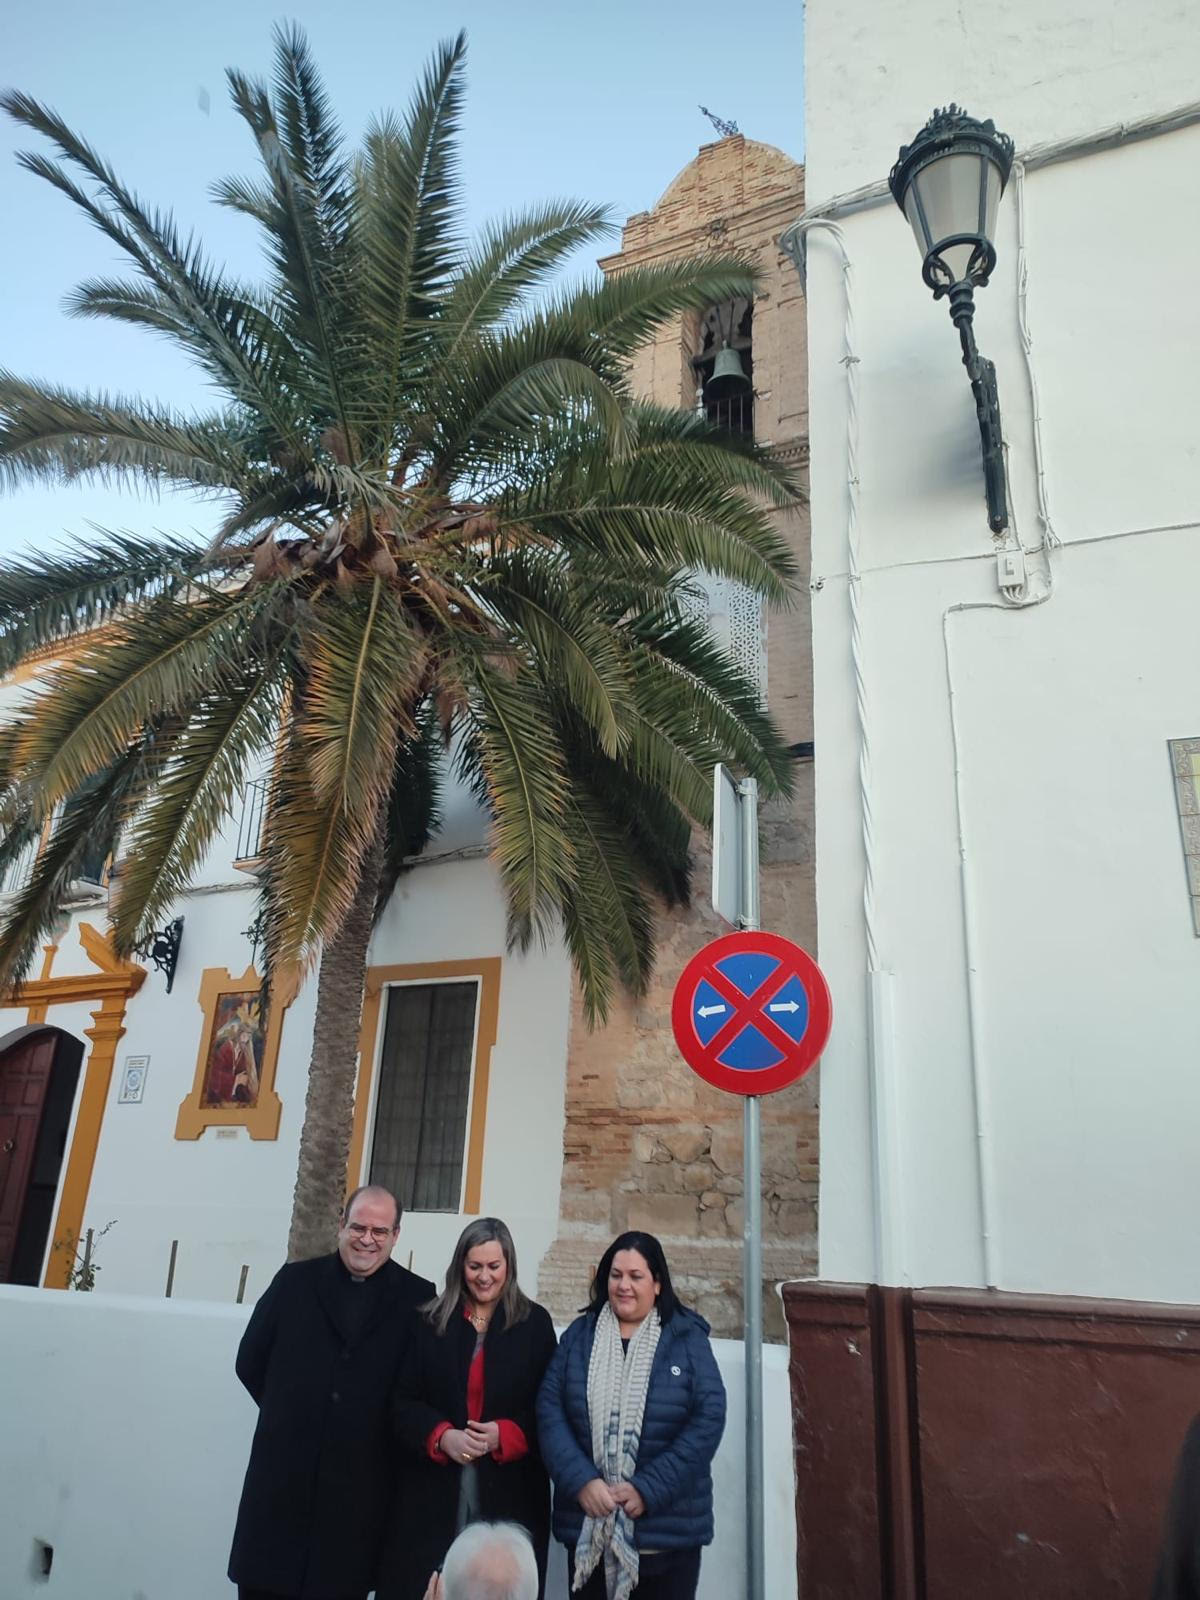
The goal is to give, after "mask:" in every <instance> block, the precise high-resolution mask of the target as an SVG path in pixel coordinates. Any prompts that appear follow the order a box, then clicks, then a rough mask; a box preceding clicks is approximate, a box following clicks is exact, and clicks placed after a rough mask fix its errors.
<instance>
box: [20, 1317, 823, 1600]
mask: <svg viewBox="0 0 1200 1600" xmlns="http://www.w3.org/2000/svg"><path fill="white" fill-rule="evenodd" d="M245 1315H246V1314H245V1311H244V1310H239V1309H238V1308H236V1307H232V1306H229V1307H226V1306H215V1305H211V1304H209V1305H199V1304H186V1303H183V1302H180V1301H172V1302H165V1301H143V1300H140V1299H138V1298H136V1297H133V1296H129V1297H119V1298H117V1297H112V1296H103V1295H99V1294H97V1295H78V1294H53V1293H51V1292H48V1291H45V1290H41V1291H39V1290H28V1289H11V1288H3V1287H0V1348H2V1349H3V1351H4V1360H3V1361H0V1416H2V1417H3V1419H4V1424H3V1437H4V1447H3V1449H0V1506H2V1507H3V1514H0V1594H2V1595H3V1596H4V1597H5V1600H25V1597H29V1600H35V1597H43V1596H45V1597H51V1600H53V1597H56V1596H63V1597H66V1600H75V1597H76V1596H83V1595H92V1596H96V1597H97V1600H116V1597H117V1596H122V1597H126V1596H127V1597H129V1600H219V1597H220V1596H222V1595H226V1594H228V1595H232V1593H233V1590H232V1587H231V1586H230V1585H229V1584H228V1583H227V1582H226V1579H225V1563H226V1561H227V1559H228V1555H229V1540H230V1537H231V1535H232V1531H233V1521H234V1515H235V1513H236V1510H237V1503H238V1496H239V1494H240V1492H241V1485H242V1474H243V1472H244V1471H245V1465H246V1459H247V1455H248V1452H249V1447H250V1438H251V1434H252V1432H253V1427H254V1407H253V1405H252V1403H251V1401H250V1400H249V1398H248V1396H247V1395H246V1394H245V1393H244V1391H243V1390H242V1388H241V1386H240V1385H239V1384H238V1382H237V1380H236V1378H235V1377H234V1374H233V1358H234V1352H235V1350H236V1348H237V1341H238V1339H239V1337H240V1335H241V1330H242V1327H243V1325H244V1321H245ZM714 1350H715V1352H716V1355H717V1360H718V1362H719V1364H720V1366H721V1369H722V1373H723V1375H724V1378H725V1383H726V1387H727V1389H728V1390H729V1400H730V1406H729V1423H728V1426H727V1428H726V1431H725V1438H724V1441H723V1443H722V1445H721V1449H720V1452H719V1453H718V1456H717V1460H716V1463H715V1466H714V1476H715V1483H716V1506H717V1517H716V1521H717V1536H716V1542H715V1543H714V1545H713V1546H712V1548H711V1549H710V1550H709V1551H708V1552H707V1553H706V1554H705V1557H704V1564H703V1569H702V1572H701V1579H700V1600H728V1597H729V1596H732V1595H736V1594H740V1593H742V1592H743V1577H742V1568H743V1524H742V1511H741V1506H742V1501H743V1496H744V1487H743V1486H744V1482H745V1472H744V1466H743V1436H742V1422H741V1418H742V1410H741V1403H740V1401H741V1384H742V1381H743V1377H742V1366H741V1347H740V1346H739V1345H733V1344H728V1343H726V1342H724V1341H717V1342H716V1343H715V1344H714ZM763 1366H764V1374H763V1376H764V1387H765V1402H766V1403H765V1407H764V1409H765V1414H766V1468H767V1470H766V1482H767V1489H768V1493H767V1498H766V1502H765V1517H766V1551H767V1569H766V1579H767V1593H768V1594H769V1595H770V1596H771V1600H794V1597H795V1595H796V1535H795V1523H794V1516H793V1512H792V1506H793V1503H794V1484H793V1475H792V1460H791V1436H790V1417H791V1407H790V1403H789V1399H788V1382H787V1356H786V1351H784V1350H783V1349H782V1348H780V1347H777V1346H768V1347H767V1348H766V1349H765V1350H764V1352H763ZM347 1536H348V1537H352V1536H353V1530H350V1529H348V1530H347ZM38 1541H40V1542H41V1543H42V1544H49V1545H52V1546H53V1549H54V1557H53V1563H52V1566H51V1571H50V1577H49V1579H48V1580H47V1581H43V1580H42V1579H41V1578H40V1576H39V1575H38V1574H39V1572H40V1568H39V1567H37V1566H36V1565H35V1563H36V1559H37V1558H36V1544H37V1542H38ZM551 1573H552V1578H551V1585H550V1590H549V1595H548V1600H566V1594H567V1590H566V1585H565V1562H564V1561H563V1557H562V1552H561V1550H559V1549H558V1548H557V1547H555V1550H554V1552H553V1564H552V1568H551Z"/></svg>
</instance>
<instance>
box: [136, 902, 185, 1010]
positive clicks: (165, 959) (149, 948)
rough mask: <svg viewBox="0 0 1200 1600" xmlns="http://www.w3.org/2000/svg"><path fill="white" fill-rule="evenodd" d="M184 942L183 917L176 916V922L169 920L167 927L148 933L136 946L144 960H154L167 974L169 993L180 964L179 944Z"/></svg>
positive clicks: (162, 971)
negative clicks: (176, 969)
mask: <svg viewBox="0 0 1200 1600" xmlns="http://www.w3.org/2000/svg"><path fill="white" fill-rule="evenodd" d="M182 943H183V918H182V917H176V918H175V920H174V922H168V923H167V925H166V927H165V928H162V929H159V930H156V931H155V932H154V933H150V934H147V935H146V937H145V938H144V939H143V940H142V942H141V944H139V945H138V946H136V949H137V953H138V955H139V956H141V957H142V959H143V960H145V961H150V962H152V963H153V965H154V966H156V967H157V968H158V970H159V971H160V972H161V973H163V974H164V975H165V977H166V980H167V993H168V994H170V992H171V985H172V984H173V983H174V982H175V968H176V967H177V966H178V965H179V946H180V945H181V944H182Z"/></svg>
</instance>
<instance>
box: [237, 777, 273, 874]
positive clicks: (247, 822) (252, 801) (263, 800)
mask: <svg viewBox="0 0 1200 1600" xmlns="http://www.w3.org/2000/svg"><path fill="white" fill-rule="evenodd" d="M267 781H268V780H267V779H266V778H252V779H251V780H250V782H249V783H248V784H247V785H246V787H245V788H244V789H243V790H242V815H241V820H240V821H239V823H238V841H237V854H236V855H235V856H234V860H235V861H237V862H238V863H239V864H243V863H245V862H247V861H257V860H258V858H259V857H260V856H261V855H262V836H263V823H264V822H265V821H266V816H267Z"/></svg>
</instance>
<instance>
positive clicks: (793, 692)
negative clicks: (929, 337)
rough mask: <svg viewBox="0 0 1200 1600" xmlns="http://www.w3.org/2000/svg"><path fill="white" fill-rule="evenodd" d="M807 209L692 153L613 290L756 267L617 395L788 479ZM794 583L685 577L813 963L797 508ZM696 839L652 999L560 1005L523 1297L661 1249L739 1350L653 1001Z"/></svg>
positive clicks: (697, 1150) (802, 552)
mask: <svg viewBox="0 0 1200 1600" xmlns="http://www.w3.org/2000/svg"><path fill="white" fill-rule="evenodd" d="M803 206H804V172H803V168H801V167H800V166H798V165H797V164H796V163H795V162H794V161H792V160H790V159H789V158H788V157H787V156H785V155H784V154H782V152H780V151H779V150H776V149H773V148H772V147H771V146H769V145H764V144H757V143H755V142H754V141H753V140H750V139H747V138H745V137H744V136H743V135H741V134H739V133H735V134H732V135H730V136H728V137H725V138H722V139H719V140H717V141H716V142H714V143H712V144H707V145H704V146H703V147H702V148H701V150H700V152H699V154H698V155H697V156H696V158H695V160H693V161H692V162H690V163H689V164H688V165H687V166H686V167H685V168H684V169H683V171H682V172H681V173H680V174H679V175H678V177H676V178H675V180H674V181H673V182H672V183H671V185H670V186H669V188H668V189H667V191H666V193H665V194H664V195H663V196H662V198H661V199H660V200H659V202H658V204H657V205H656V206H655V207H654V209H653V210H652V211H646V212H641V213H639V214H637V215H635V216H632V217H630V219H629V221H628V222H627V223H626V225H625V229H624V233H623V237H622V246H621V249H620V251H619V252H618V253H617V254H615V255H613V256H610V257H608V258H607V259H606V260H603V261H602V262H601V263H600V266H601V268H602V270H603V271H604V272H605V273H607V274H610V275H614V274H617V273H620V272H622V271H623V270H625V269H627V268H628V267H631V266H635V265H644V264H652V263H655V262H661V261H669V260H671V259H672V258H673V257H679V256H686V255H695V254H699V253H703V252H704V251H706V250H720V251H723V252H725V251H732V252H736V253H739V254H743V255H746V256H748V257H749V258H750V259H751V260H753V261H754V262H755V264H756V265H757V267H758V270H759V273H760V276H761V285H760V288H759V291H758V292H757V293H756V295H755V296H754V297H753V299H752V300H750V299H739V300H733V301H726V302H723V303H721V304H718V305H713V306H710V307H708V308H707V309H706V310H705V311H704V313H703V314H700V315H692V316H688V317H681V318H680V319H679V320H678V321H677V322H676V323H675V324H674V325H672V326H668V327H664V328H662V329H660V331H659V333H658V336H657V337H656V338H655V339H654V341H653V342H651V343H648V344H646V345H645V346H643V347H642V349H641V350H639V351H638V353H637V355H636V356H635V357H634V359H633V363H632V370H631V374H630V378H631V382H632V385H633V388H634V390H635V391H636V392H637V393H638V394H640V395H642V396H643V397H645V398H646V399H649V400H653V401H655V402H657V403H658V404H661V405H665V406H685V407H688V408H692V407H695V408H697V409H699V410H702V411H704V412H705V413H706V414H707V416H708V417H709V419H710V420H711V421H712V422H714V423H716V424H717V425H718V426H720V427H727V428H729V429H731V430H732V431H734V432H737V433H741V434H749V435H750V436H752V437H753V438H754V439H756V440H757V441H758V443H759V444H762V445H766V446H768V447H769V448H770V449H771V450H772V451H773V452H774V453H775V454H776V455H777V456H778V457H779V458H780V459H781V460H782V461H785V462H786V463H788V464H789V465H790V466H791V467H792V468H793V469H794V470H796V471H797V473H798V474H799V475H800V476H801V478H802V480H804V479H806V476H807V464H808V372H807V360H806V349H805V307H804V298H803V294H802V292H801V289H800V286H799V284H798V282H797V278H796V272H795V268H794V267H793V266H792V264H791V261H790V260H789V259H788V258H787V257H786V256H785V255H784V254H783V253H782V252H781V250H780V248H779V243H778V241H779V237H780V235H781V234H782V233H783V231H784V229H785V228H786V227H788V226H789V224H790V223H791V222H793V221H794V219H795V217H796V215H797V213H798V212H800V211H802V210H803ZM778 515H779V526H780V531H781V533H782V534H783V535H784V537H785V538H786V539H787V541H788V543H789V545H790V546H791V549H792V551H793V553H794V555H795V557H796V560H797V565H798V566H799V568H800V574H801V577H800V593H799V594H798V596H797V603H796V605H795V607H794V609H792V610H791V611H789V612H787V613H774V612H773V613H771V614H770V615H769V616H768V615H766V614H765V613H764V610H763V607H762V606H761V604H760V602H759V600H758V598H757V596H755V595H753V594H751V593H750V592H749V591H748V590H746V589H744V588H742V587H741V585H739V584H735V583H730V582H728V581H727V580H725V579H715V578H713V577H712V576H711V575H707V574H699V575H698V578H699V585H698V587H700V588H702V589H703V598H701V599H698V601H697V606H698V607H700V606H703V607H704V608H705V610H706V612H707V617H708V621H709V625H710V627H711V628H712V630H713V632H714V634H715V635H716V636H717V638H718V639H719V640H720V641H721V642H722V643H723V644H724V645H725V647H726V649H728V650H729V651H730V652H731V653H732V654H733V656H734V657H735V658H736V659H737V661H738V662H739V664H740V665H741V666H742V667H743V669H744V670H745V671H747V672H748V673H749V675H750V676H751V677H754V678H757V680H758V682H759V683H760V685H761V686H762V692H763V695H764V697H765V698H766V700H767V703H768V704H769V706H770V709H771V711H772V713H773V715H774V716H775V718H776V721H777V722H778V724H779V725H780V727H781V728H782V730H783V732H784V735H785V736H786V737H787V738H788V740H789V741H790V742H791V743H792V749H793V754H794V756H795V761H796V769H795V791H794V794H793V797H792V798H791V799H790V800H788V801H782V802H772V803H770V804H769V805H767V806H766V807H764V809H763V812H762V816H761V823H762V839H761V866H762V871H761V903H762V925H763V927H764V928H768V929H771V930H772V931H774V932H776V933H781V934H784V935H785V936H786V937H788V938H791V939H794V940H796V942H797V943H799V944H801V945H803V946H804V947H805V949H807V950H809V951H810V952H811V953H813V954H815V953H816V900H815V889H814V870H813V784H812V759H813V746H812V737H813V734H812V659H811V645H810V628H809V607H808V592H807V590H808V567H809V534H808V512H807V507H806V506H803V505H800V506H796V507H795V508H793V509H790V510H788V511H784V512H781V513H778ZM709 873H710V858H709V854H708V841H707V839H706V838H705V837H703V836H698V837H697V838H696V840H695V841H694V876H693V903H692V905H691V907H690V908H689V909H687V910H683V911H679V910H676V911H667V910H666V909H662V910H660V913H659V926H658V940H659V947H658V948H659V953H658V964H657V968H656V970H655V974H654V977H653V979H652V981H651V986H650V990H649V992H648V993H647V994H646V995H645V996H643V997H642V998H641V999H640V1000H638V1001H632V1000H630V999H629V998H628V997H623V998H621V999H619V1000H618V1001H617V1002H616V1003H615V1005H614V1007H613V1012H612V1015H611V1018H610V1020H609V1023H608V1025H607V1026H606V1027H604V1028H602V1029H599V1030H597V1031H596V1032H595V1033H589V1032H588V1029H587V1026H586V1023H585V1022H584V1020H583V1014H582V1009H581V1007H580V1005H579V1002H578V995H577V994H576V996H575V998H574V1000H573V1003H572V1015H571V1034H570V1042H569V1047H568V1058H567V1086H566V1128H565V1135H564V1149H563V1173H562V1198H561V1202H560V1208H559V1233H558V1238H557V1239H556V1240H555V1242H554V1244H553V1245H552V1246H551V1248H550V1250H549V1252H548V1253H547V1255H546V1257H545V1258H544V1260H543V1262H542V1264H541V1271H540V1274H539V1283H538V1289H539V1295H540V1297H541V1299H542V1300H543V1301H544V1302H545V1303H546V1304H547V1305H548V1306H549V1307H550V1309H551V1310H552V1311H553V1312H554V1313H555V1314H556V1315H564V1316H565V1315H567V1314H568V1313H571V1312H573V1311H574V1310H576V1309H578V1307H579V1306H580V1304H582V1301H583V1298H584V1296H585V1294H586V1291H587V1286H588V1283H589V1281H590V1274H591V1272H592V1270H593V1269H594V1267H595V1264H596V1262H597V1260H598V1259H599V1257H600V1254H601V1252H602V1251H603V1249H604V1247H605V1246H606V1245H607V1244H608V1242H609V1241H610V1240H611V1239H612V1237H613V1235H614V1234H616V1233H618V1232H620V1231H622V1230H624V1229H626V1228H644V1229H645V1230H647V1231H648V1232H650V1233H654V1234H657V1235H658V1236H659V1237H661V1238H662V1240H663V1243H664V1246H665V1249H666V1251H667V1256H668V1259H669V1261H670V1264H671V1274H672V1278H673V1279H674V1280H675V1282H676V1285H677V1287H678V1289H679V1291H680V1293H681V1295H682V1296H683V1298H684V1299H685V1300H686V1301H688V1302H689V1303H690V1304H692V1305H694V1306H696V1307H697V1309H698V1310H700V1311H701V1313H702V1314H703V1315H704V1316H705V1317H707V1318H708V1320H709V1322H710V1323H711V1324H712V1325H713V1331H714V1333H716V1334H719V1335H724V1336H734V1337H737V1336H740V1332H741V1322H742V1312H741V1297H742V1289H741V1234H742V1179H741V1172H742V1106H741V1102H740V1099H737V1098H736V1097H734V1096H731V1095H723V1094H721V1093H720V1092H719V1091H718V1090H715V1089H711V1088H710V1087H709V1086H708V1085H706V1084H704V1083H702V1082H701V1081H700V1080H699V1079H698V1078H697V1077H695V1076H694V1074H693V1073H692V1072H691V1071H690V1069H689V1068H688V1067H687V1066H685V1065H684V1063H683V1062H682V1061H681V1060H680V1059H679V1056H678V1054H677V1052H676V1050H675V1045H674V1041H673V1039H672V1037H671V1026H670V1002H671V993H672V990H673V988H674V985H675V982H676V979H677V978H678V976H679V973H680V971H681V970H682V968H683V966H684V965H685V963H686V962H687V960H688V959H689V958H690V957H691V956H692V955H693V954H694V953H695V951H696V950H698V949H699V948H700V946H701V945H703V944H705V943H707V942H708V941H709V940H710V939H712V938H715V937H716V936H717V935H718V934H720V933H723V932H726V931H728V930H727V929H726V928H725V926H724V925H723V924H722V923H720V922H719V920H718V918H717V917H716V915H715V914H714V913H713V911H712V910H711V908H710V905H709V897H708V885H709ZM815 1080H816V1073H814V1074H812V1075H810V1077H809V1078H807V1079H805V1080H803V1081H802V1082H801V1083H799V1084H797V1085H795V1086H794V1087H792V1088H790V1089H787V1090H784V1091H783V1092H781V1093H780V1094H777V1095H772V1096H770V1097H769V1098H768V1099H767V1100H766V1101H765V1102H764V1104H763V1234H764V1239H763V1275H764V1280H765V1281H764V1295H765V1300H764V1326H765V1328H766V1330H767V1335H768V1337H772V1336H774V1337H776V1338H780V1339H781V1338H782V1337H783V1319H782V1315H781V1312H780V1309H779V1305H778V1300H777V1296H776V1295H775V1294H774V1292H773V1285H774V1284H775V1283H777V1282H779V1281H780V1280H781V1279H784V1278H796V1277H804V1276H811V1275H812V1274H813V1273H814V1272H815V1270H816V1238H817V1234H816V1200H817V1084H816V1081H815Z"/></svg>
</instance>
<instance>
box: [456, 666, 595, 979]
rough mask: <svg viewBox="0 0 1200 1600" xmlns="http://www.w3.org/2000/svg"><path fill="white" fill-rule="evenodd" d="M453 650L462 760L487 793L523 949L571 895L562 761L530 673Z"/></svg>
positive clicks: (515, 937) (514, 934) (516, 939)
mask: <svg viewBox="0 0 1200 1600" xmlns="http://www.w3.org/2000/svg"><path fill="white" fill-rule="evenodd" d="M464 645H467V647H466V648H464ZM452 648H453V649H454V650H455V654H454V668H455V669H456V670H457V672H458V673H459V674H460V676H461V682H462V685H463V691H464V699H465V701H466V703H467V706H468V710H467V712H466V714H465V715H464V718H463V731H464V738H463V744H462V755H461V759H462V761H463V763H464V765H465V766H466V767H467V769H468V770H471V771H474V772H475V773H477V774H478V776H479V779H480V782H481V785H482V787H483V789H484V791H485V793H486V795H487V801H488V805H489V808H490V811H491V815H492V840H491V842H492V851H493V854H494V856H495V860H496V865H497V867H498V868H499V871H500V877H501V881H502V882H503V884H504V888H505V893H506V896H507V901H508V925H509V937H510V940H511V942H512V943H513V944H514V945H516V946H518V947H520V948H522V949H525V948H527V947H528V946H529V944H530V943H531V941H532V940H533V938H534V937H535V936H538V937H540V938H543V939H544V938H546V937H548V936H549V934H550V932H551V930H552V928H553V925H554V919H555V917H556V914H557V911H558V907H559V906H560V905H561V903H562V900H563V899H564V897H565V896H566V895H567V894H569V892H570V883H571V864H572V849H571V841H570V838H569V835H568V833H567V828H566V823H565V813H566V808H567V804H568V798H569V791H568V781H567V772H566V760H565V756H564V754H563V750H562V747H561V744H560V742H559V739H558V736H557V733H556V731H555V728H554V725H553V720H552V717H551V715H550V710H549V707H548V706H547V704H546V702H545V700H544V697H543V695H542V694H541V693H540V692H539V689H538V684H537V682H536V680H535V679H533V677H532V675H530V674H528V673H525V672H522V671H521V670H520V668H519V666H518V665H516V664H515V663H509V662H504V663H503V664H494V663H493V662H491V661H489V660H488V659H487V657H486V655H485V654H484V650H483V648H482V647H481V646H479V645H474V646H470V645H468V644H467V641H463V640H458V641H454V642H453V645H452Z"/></svg>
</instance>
